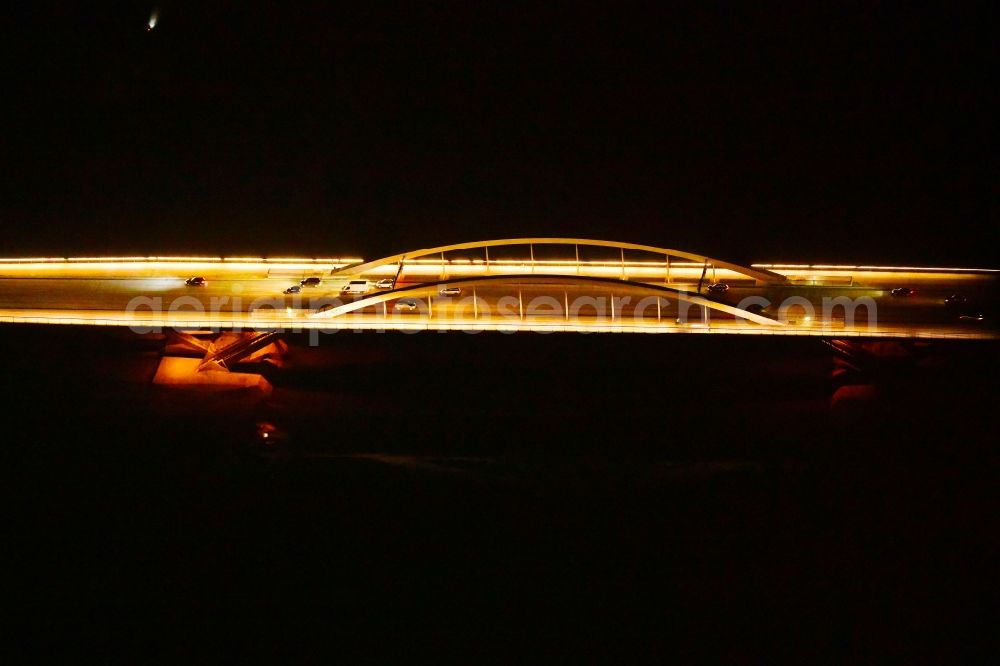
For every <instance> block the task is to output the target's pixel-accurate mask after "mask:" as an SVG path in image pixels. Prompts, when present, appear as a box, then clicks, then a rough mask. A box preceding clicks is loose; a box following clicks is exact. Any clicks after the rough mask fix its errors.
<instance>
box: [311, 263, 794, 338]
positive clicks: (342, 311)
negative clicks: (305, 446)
mask: <svg viewBox="0 0 1000 666" xmlns="http://www.w3.org/2000/svg"><path fill="white" fill-rule="evenodd" d="M571 278H572V282H573V283H574V284H588V283H593V284H608V285H614V286H616V287H619V288H620V287H622V286H625V287H627V288H630V289H634V290H637V291H645V292H651V293H650V295H659V294H662V295H663V297H664V298H667V297H672V298H676V299H677V300H678V301H684V302H686V303H690V304H691V305H697V306H700V307H705V308H708V309H710V310H717V311H719V312H725V313H726V314H729V315H733V316H736V317H740V318H741V319H746V320H748V321H752V322H754V323H755V324H761V325H763V326H784V325H785V323H784V322H780V321H776V320H774V319H769V318H768V317H764V316H762V315H759V314H755V313H753V312H750V311H749V310H743V309H741V308H737V307H735V306H732V305H728V304H726V303H718V302H716V301H712V300H709V299H707V298H703V297H701V296H698V295H697V294H692V293H691V292H687V291H684V290H682V289H675V288H673V287H665V286H662V285H656V284H648V283H645V282H635V281H632V280H618V279H615V278H607V277H593V276H571ZM565 279H566V276H559V275H544V276H540V275H531V274H521V275H483V276H478V277H471V278H469V277H465V278H452V279H447V280H436V281H434V282H423V283H420V284H416V285H412V286H409V287H404V288H402V289H393V290H391V291H380V292H375V293H372V294H369V295H366V296H364V297H363V298H359V299H357V300H355V301H351V302H350V303H344V304H342V305H338V306H336V307H333V308H330V309H329V310H325V311H321V312H314V313H312V314H311V315H310V317H311V318H317V319H333V318H335V317H339V316H341V315H346V314H350V313H352V312H356V311H357V310H361V309H364V308H366V307H370V306H372V305H379V304H380V303H386V302H388V301H393V300H397V299H400V298H408V297H418V298H419V297H422V296H430V297H433V296H436V295H437V293H438V290H439V289H440V288H441V287H444V286H456V287H462V286H469V287H472V286H475V285H477V284H482V283H484V282H504V281H514V280H532V281H533V282H535V283H537V282H538V281H539V280H542V281H552V282H555V281H556V280H565Z"/></svg>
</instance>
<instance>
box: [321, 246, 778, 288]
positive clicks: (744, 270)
mask: <svg viewBox="0 0 1000 666" xmlns="http://www.w3.org/2000/svg"><path fill="white" fill-rule="evenodd" d="M504 245H528V246H532V247H533V246H535V245H574V246H577V248H578V249H577V255H579V246H581V245H586V246H590V247H605V248H614V249H620V250H621V251H622V256H623V263H624V251H625V250H639V251H642V252H649V253H651V254H659V255H663V256H664V257H665V258H666V261H667V266H669V258H670V257H679V258H681V259H687V260H689V261H694V262H697V263H700V264H704V265H706V266H715V267H717V268H724V269H728V270H731V271H733V272H735V273H740V274H742V275H746V276H747V277H750V278H753V279H754V280H758V281H760V282H765V283H771V282H785V281H786V278H785V276H784V275H780V274H778V273H774V272H772V271H769V270H765V269H762V268H750V267H748V266H741V265H739V264H734V263H730V262H728V261H722V260H721V259H714V258H712V257H706V256H704V255H701V254H694V253H692V252H684V251H682V250H671V249H668V248H662V247H655V246H652V245H640V244H637V243H622V242H619V241H604V240H592V239H587V238H504V239H500V240H487V241H472V242H469V243H456V244H454V245H441V246H439V247H432V248H426V249H423V250H411V251H410V252H403V253H401V254H394V255H392V256H389V257H383V258H381V259H374V260H372V261H367V262H363V263H360V264H354V265H351V266H345V267H343V268H340V269H337V270H335V271H333V275H337V274H339V273H345V274H361V273H366V272H368V271H370V270H372V269H374V268H378V267H380V266H387V265H391V264H399V266H400V270H402V267H403V266H405V264H406V262H407V261H409V260H414V259H420V258H422V257H429V256H432V255H435V254H438V255H442V256H443V255H444V253H445V252H451V251H454V250H471V249H478V248H484V249H485V251H486V256H487V260H486V267H487V269H488V268H489V249H488V248H491V247H498V246H504ZM533 253H534V252H533V250H532V254H533ZM525 261H527V260H525ZM531 262H532V263H534V262H535V260H534V257H532V259H531Z"/></svg>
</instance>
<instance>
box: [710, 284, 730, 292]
mask: <svg viewBox="0 0 1000 666" xmlns="http://www.w3.org/2000/svg"><path fill="white" fill-rule="evenodd" d="M727 291H729V285H728V284H726V283H725V282H716V283H715V284H710V285H708V293H710V294H724V293H726V292H727Z"/></svg>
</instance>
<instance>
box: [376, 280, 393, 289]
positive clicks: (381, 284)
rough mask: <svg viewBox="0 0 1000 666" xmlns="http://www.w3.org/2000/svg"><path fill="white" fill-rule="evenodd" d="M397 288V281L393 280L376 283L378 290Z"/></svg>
mask: <svg viewBox="0 0 1000 666" xmlns="http://www.w3.org/2000/svg"><path fill="white" fill-rule="evenodd" d="M395 286H396V281H395V280H394V279H392V278H385V279H384V280H379V281H378V282H376V283H375V288H376V289H392V288H393V287H395Z"/></svg>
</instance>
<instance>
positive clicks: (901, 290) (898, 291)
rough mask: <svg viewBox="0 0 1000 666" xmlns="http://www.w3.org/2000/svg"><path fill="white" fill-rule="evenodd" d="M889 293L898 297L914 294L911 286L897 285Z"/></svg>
mask: <svg viewBox="0 0 1000 666" xmlns="http://www.w3.org/2000/svg"><path fill="white" fill-rule="evenodd" d="M889 293H890V294H891V295H893V296H896V297H897V298H898V297H906V296H912V295H913V290H912V289H910V288H909V287H896V288H895V289H893V290H892V291H890V292H889Z"/></svg>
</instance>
